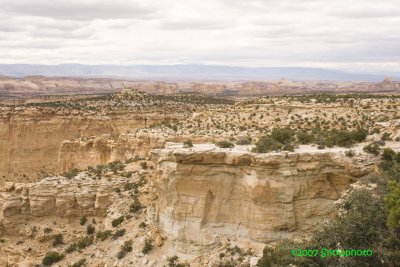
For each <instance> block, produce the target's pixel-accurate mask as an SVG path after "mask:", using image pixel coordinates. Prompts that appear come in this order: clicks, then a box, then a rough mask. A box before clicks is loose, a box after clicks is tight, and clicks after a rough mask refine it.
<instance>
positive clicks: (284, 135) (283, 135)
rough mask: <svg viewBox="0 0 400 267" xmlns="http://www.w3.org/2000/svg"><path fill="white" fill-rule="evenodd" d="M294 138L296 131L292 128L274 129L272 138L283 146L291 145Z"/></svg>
mask: <svg viewBox="0 0 400 267" xmlns="http://www.w3.org/2000/svg"><path fill="white" fill-rule="evenodd" d="M293 136H294V131H293V130H292V129H290V128H274V129H272V132H271V138H272V139H274V140H276V141H277V142H279V143H281V144H285V143H290V142H291V141H292V138H293Z"/></svg>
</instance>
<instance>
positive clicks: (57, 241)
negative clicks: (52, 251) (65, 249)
mask: <svg viewBox="0 0 400 267" xmlns="http://www.w3.org/2000/svg"><path fill="white" fill-rule="evenodd" d="M62 244H63V235H62V234H57V235H55V236H54V240H53V247H57V246H59V245H62Z"/></svg>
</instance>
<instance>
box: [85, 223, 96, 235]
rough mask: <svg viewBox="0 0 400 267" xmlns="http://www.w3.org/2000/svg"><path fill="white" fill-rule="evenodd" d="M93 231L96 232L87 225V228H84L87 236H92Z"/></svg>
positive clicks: (92, 227) (91, 226)
mask: <svg viewBox="0 0 400 267" xmlns="http://www.w3.org/2000/svg"><path fill="white" fill-rule="evenodd" d="M95 231H96V228H94V226H93V225H91V224H88V226H87V227H86V233H87V234H88V235H93V234H94V232H95Z"/></svg>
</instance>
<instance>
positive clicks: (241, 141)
mask: <svg viewBox="0 0 400 267" xmlns="http://www.w3.org/2000/svg"><path fill="white" fill-rule="evenodd" d="M251 141H252V138H251V137H250V136H248V135H246V136H242V137H239V139H238V140H237V141H236V144H237V145H241V146H242V145H250V144H251Z"/></svg>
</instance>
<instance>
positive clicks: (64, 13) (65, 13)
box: [3, 0, 154, 20]
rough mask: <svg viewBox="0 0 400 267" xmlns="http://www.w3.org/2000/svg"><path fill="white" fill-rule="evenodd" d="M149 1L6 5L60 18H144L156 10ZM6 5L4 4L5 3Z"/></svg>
mask: <svg viewBox="0 0 400 267" xmlns="http://www.w3.org/2000/svg"><path fill="white" fill-rule="evenodd" d="M146 2H147V1H122V0H113V1H104V0H79V1H78V0H69V1H64V0H35V1H29V0H16V1H13V2H11V3H7V5H5V10H6V11H8V12H12V13H16V14H23V15H28V16H39V17H49V18H54V19H60V20H93V19H119V18H144V17H147V16H149V15H151V14H153V12H154V10H153V8H152V7H151V6H149V5H148V4H146ZM3 7H4V5H3Z"/></svg>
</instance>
